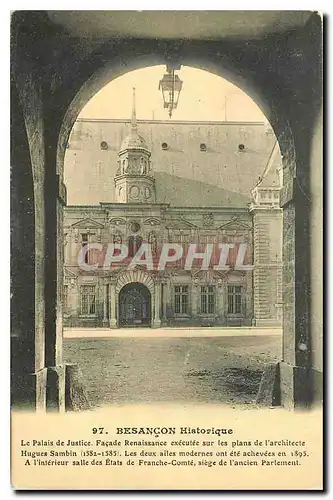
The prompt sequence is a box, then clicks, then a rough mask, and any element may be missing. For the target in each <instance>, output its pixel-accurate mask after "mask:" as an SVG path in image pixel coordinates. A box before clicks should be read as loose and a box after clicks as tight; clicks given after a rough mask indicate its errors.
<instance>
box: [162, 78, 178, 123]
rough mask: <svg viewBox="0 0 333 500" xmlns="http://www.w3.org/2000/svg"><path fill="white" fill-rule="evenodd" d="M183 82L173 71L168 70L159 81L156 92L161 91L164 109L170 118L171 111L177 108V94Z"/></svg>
mask: <svg viewBox="0 0 333 500" xmlns="http://www.w3.org/2000/svg"><path fill="white" fill-rule="evenodd" d="M182 86H183V82H182V80H181V79H180V78H179V76H178V75H176V74H175V71H174V70H169V71H168V73H166V74H165V75H164V76H163V78H162V80H160V83H159V86H158V90H161V91H162V96H163V102H164V108H166V109H168V110H169V117H170V118H171V116H172V111H173V110H174V109H176V108H177V105H178V100H179V94H180V92H181V90H182Z"/></svg>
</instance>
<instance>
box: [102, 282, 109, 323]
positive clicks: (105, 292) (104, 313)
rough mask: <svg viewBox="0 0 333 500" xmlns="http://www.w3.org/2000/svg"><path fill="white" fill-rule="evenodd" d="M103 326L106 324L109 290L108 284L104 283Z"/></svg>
mask: <svg viewBox="0 0 333 500" xmlns="http://www.w3.org/2000/svg"><path fill="white" fill-rule="evenodd" d="M103 287H104V288H103V292H104V294H103V326H107V325H108V309H109V304H108V292H109V284H108V283H104V285H103Z"/></svg>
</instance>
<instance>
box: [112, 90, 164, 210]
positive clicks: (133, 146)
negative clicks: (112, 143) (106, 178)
mask: <svg viewBox="0 0 333 500" xmlns="http://www.w3.org/2000/svg"><path fill="white" fill-rule="evenodd" d="M150 156H151V153H150V151H149V149H148V146H147V144H146V142H145V140H144V139H143V137H141V136H140V135H139V134H138V124H137V120H136V103H135V88H133V107H132V119H131V130H130V133H129V135H128V136H127V137H125V139H124V140H123V142H122V144H121V147H120V151H119V153H118V168H117V172H116V176H115V179H114V182H115V188H116V201H117V203H154V202H155V179H154V177H153V172H152V168H151V159H150Z"/></svg>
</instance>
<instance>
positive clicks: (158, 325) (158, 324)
mask: <svg viewBox="0 0 333 500" xmlns="http://www.w3.org/2000/svg"><path fill="white" fill-rule="evenodd" d="M151 327H152V328H161V320H160V319H154V321H153V323H152V325H151Z"/></svg>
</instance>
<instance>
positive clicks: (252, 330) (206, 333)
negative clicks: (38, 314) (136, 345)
mask: <svg viewBox="0 0 333 500" xmlns="http://www.w3.org/2000/svg"><path fill="white" fill-rule="evenodd" d="M251 335H260V336H264V337H265V336H267V335H268V336H270V335H278V336H281V335H282V328H274V327H270V328H256V327H242V328H235V327H233V328H230V327H229V328H221V327H220V326H217V327H210V328H205V327H200V328H195V327H193V328H188V327H183V328H179V327H177V328H175V327H173V328H171V327H168V328H115V329H113V330H111V329H110V328H93V329H91V330H90V329H89V328H64V337H65V338H68V339H75V338H81V337H85V338H110V337H120V338H128V337H135V338H142V337H153V338H157V337H173V338H179V337H235V336H241V337H242V336H245V337H248V336H251Z"/></svg>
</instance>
